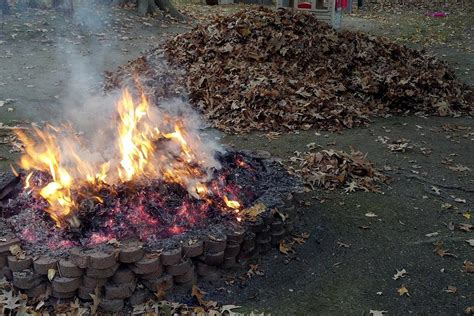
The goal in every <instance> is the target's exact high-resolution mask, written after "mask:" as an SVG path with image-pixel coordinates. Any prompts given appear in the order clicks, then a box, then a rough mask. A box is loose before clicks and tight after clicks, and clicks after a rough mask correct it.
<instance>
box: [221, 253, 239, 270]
mask: <svg viewBox="0 0 474 316" xmlns="http://www.w3.org/2000/svg"><path fill="white" fill-rule="evenodd" d="M237 266H238V265H237V257H235V256H234V257H224V262H223V263H222V267H223V268H225V269H231V268H235V267H237Z"/></svg>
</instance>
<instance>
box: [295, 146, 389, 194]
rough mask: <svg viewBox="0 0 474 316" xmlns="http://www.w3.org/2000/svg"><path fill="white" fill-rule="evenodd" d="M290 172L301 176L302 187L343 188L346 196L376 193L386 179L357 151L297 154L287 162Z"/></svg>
mask: <svg viewBox="0 0 474 316" xmlns="http://www.w3.org/2000/svg"><path fill="white" fill-rule="evenodd" d="M289 169H290V171H291V172H292V173H294V174H297V175H299V176H301V177H302V178H303V180H304V182H305V184H306V185H308V186H309V187H311V188H312V189H314V188H315V187H316V186H319V187H323V188H325V189H334V188H337V187H341V186H345V191H346V192H354V191H356V190H364V191H370V192H378V191H380V186H379V185H380V184H381V183H382V182H384V181H385V180H386V179H387V178H386V177H385V176H384V175H383V174H382V173H381V172H380V171H378V170H377V169H375V168H374V165H373V164H372V163H371V162H370V161H368V160H367V159H366V156H365V155H364V154H363V153H361V152H360V151H354V150H351V153H350V154H349V153H346V152H344V151H342V150H333V149H328V150H322V151H319V152H307V153H297V155H296V156H295V157H292V158H290V167H289Z"/></svg>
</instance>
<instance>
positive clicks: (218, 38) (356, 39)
mask: <svg viewBox="0 0 474 316" xmlns="http://www.w3.org/2000/svg"><path fill="white" fill-rule="evenodd" d="M163 58H164V60H166V61H168V62H169V63H170V65H171V66H172V67H171V68H173V69H166V68H164V66H166V67H168V64H167V63H166V62H165V61H163ZM133 72H136V73H138V75H139V78H140V80H141V81H142V84H143V86H145V87H146V88H149V89H151V94H152V95H154V96H156V97H159V98H161V97H169V96H167V95H164V94H165V93H171V96H175V95H179V93H180V92H184V91H186V92H187V93H188V95H189V99H190V101H191V103H192V104H193V106H194V107H196V108H197V109H199V110H200V111H201V112H202V114H203V115H204V116H205V117H206V118H207V119H208V120H209V122H210V124H211V125H212V126H213V127H216V128H218V129H221V130H224V131H227V132H231V133H240V132H247V131H250V130H285V129H286V130H293V129H308V128H311V127H316V128H323V129H327V130H337V129H340V128H344V127H352V126H357V125H362V124H365V123H367V122H368V118H369V117H371V116H384V115H386V114H388V113H423V114H434V115H452V114H457V113H459V112H472V111H473V108H472V97H473V93H472V89H471V87H469V86H467V85H465V84H463V83H461V82H460V81H458V80H457V79H456V78H455V75H454V71H453V70H452V69H450V68H449V67H448V66H447V65H446V64H445V63H443V62H441V61H439V60H437V59H435V58H433V57H429V56H427V55H424V54H423V53H422V52H419V51H416V50H412V49H408V48H405V47H403V46H400V45H398V44H395V43H392V42H390V41H389V40H387V39H382V38H376V37H371V36H368V35H365V34H362V33H357V32H349V31H342V32H336V31H334V30H333V29H332V28H331V27H329V26H328V25H327V24H325V23H323V22H320V21H318V20H317V19H316V18H315V17H314V16H312V15H309V14H304V13H297V12H291V11H286V10H279V11H274V10H270V9H265V8H257V9H246V10H242V11H240V12H238V13H236V14H233V15H231V16H227V17H218V18H215V20H213V21H212V22H210V23H209V24H207V25H198V26H197V27H196V28H195V29H193V30H192V31H190V32H188V33H184V34H181V35H178V36H176V37H175V38H173V39H171V40H169V41H168V42H167V43H166V45H165V49H164V50H163V49H162V48H159V49H156V50H152V51H150V52H149V53H148V54H147V55H146V56H144V57H142V58H139V59H138V60H136V61H133V62H131V63H130V64H129V65H127V66H125V67H123V68H121V69H119V71H118V72H116V73H109V75H108V79H109V80H107V88H113V87H116V86H120V85H123V84H124V82H125V83H126V82H127V81H128V80H127V78H132V77H133V76H132V75H130V74H131V73H133Z"/></svg>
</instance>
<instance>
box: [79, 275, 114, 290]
mask: <svg viewBox="0 0 474 316" xmlns="http://www.w3.org/2000/svg"><path fill="white" fill-rule="evenodd" d="M107 280H108V278H93V277H88V276H87V275H85V276H83V277H82V284H83V285H84V286H85V287H89V288H93V289H95V288H96V287H101V286H104V285H105V284H106V283H107Z"/></svg>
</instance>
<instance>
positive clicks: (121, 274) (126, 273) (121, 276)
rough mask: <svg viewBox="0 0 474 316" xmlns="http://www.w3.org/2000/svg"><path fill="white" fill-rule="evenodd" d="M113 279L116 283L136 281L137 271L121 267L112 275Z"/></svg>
mask: <svg viewBox="0 0 474 316" xmlns="http://www.w3.org/2000/svg"><path fill="white" fill-rule="evenodd" d="M112 281H113V282H114V283H116V284H122V283H130V282H134V281H135V273H133V271H132V270H130V269H129V268H128V267H120V268H119V269H118V270H117V272H115V274H114V275H113V277H112Z"/></svg>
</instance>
